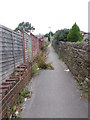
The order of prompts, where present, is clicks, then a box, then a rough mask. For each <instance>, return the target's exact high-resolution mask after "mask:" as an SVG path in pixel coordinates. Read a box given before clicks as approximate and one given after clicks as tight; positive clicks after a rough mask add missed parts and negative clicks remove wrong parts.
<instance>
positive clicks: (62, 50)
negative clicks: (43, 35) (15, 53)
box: [54, 42, 90, 82]
mask: <svg viewBox="0 0 90 120" xmlns="http://www.w3.org/2000/svg"><path fill="white" fill-rule="evenodd" d="M54 48H55V50H56V51H57V53H58V54H59V57H61V58H62V60H63V61H64V62H65V63H66V65H67V66H68V68H69V69H70V71H71V72H72V74H73V75H74V77H75V78H76V79H77V80H79V81H80V82H83V81H85V80H89V78H90V77H89V75H88V71H89V60H88V58H89V57H88V53H89V51H90V50H89V45H88V44H87V43H70V42H60V43H59V45H55V44H54Z"/></svg>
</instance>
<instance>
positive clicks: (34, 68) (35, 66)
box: [31, 62, 38, 76]
mask: <svg viewBox="0 0 90 120" xmlns="http://www.w3.org/2000/svg"><path fill="white" fill-rule="evenodd" d="M36 73H38V64H37V63H36V62H35V63H34V64H33V67H32V73H31V76H33V75H35V74H36Z"/></svg>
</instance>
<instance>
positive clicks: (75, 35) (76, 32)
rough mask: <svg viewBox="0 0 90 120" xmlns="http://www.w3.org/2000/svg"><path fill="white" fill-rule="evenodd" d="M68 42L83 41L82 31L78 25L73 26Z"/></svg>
mask: <svg viewBox="0 0 90 120" xmlns="http://www.w3.org/2000/svg"><path fill="white" fill-rule="evenodd" d="M67 41H70V42H77V41H82V37H81V33H80V29H79V27H78V25H77V24H76V23H75V24H74V25H73V26H72V28H71V29H70V31H69V33H68V36H67Z"/></svg>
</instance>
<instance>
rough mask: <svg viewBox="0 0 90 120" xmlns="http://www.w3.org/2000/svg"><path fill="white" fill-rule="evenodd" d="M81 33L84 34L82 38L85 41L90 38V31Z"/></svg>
mask: <svg viewBox="0 0 90 120" xmlns="http://www.w3.org/2000/svg"><path fill="white" fill-rule="evenodd" d="M81 34H82V39H83V40H84V41H88V40H90V33H86V32H83V31H81Z"/></svg>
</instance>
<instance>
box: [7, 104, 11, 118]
mask: <svg viewBox="0 0 90 120" xmlns="http://www.w3.org/2000/svg"><path fill="white" fill-rule="evenodd" d="M6 116H7V120H10V106H9V105H8V106H7V113H6Z"/></svg>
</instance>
